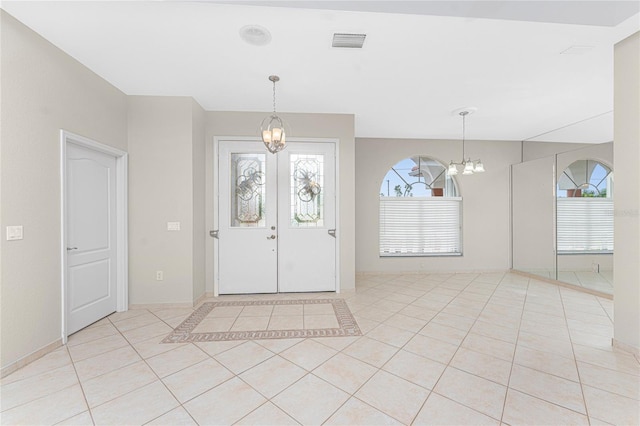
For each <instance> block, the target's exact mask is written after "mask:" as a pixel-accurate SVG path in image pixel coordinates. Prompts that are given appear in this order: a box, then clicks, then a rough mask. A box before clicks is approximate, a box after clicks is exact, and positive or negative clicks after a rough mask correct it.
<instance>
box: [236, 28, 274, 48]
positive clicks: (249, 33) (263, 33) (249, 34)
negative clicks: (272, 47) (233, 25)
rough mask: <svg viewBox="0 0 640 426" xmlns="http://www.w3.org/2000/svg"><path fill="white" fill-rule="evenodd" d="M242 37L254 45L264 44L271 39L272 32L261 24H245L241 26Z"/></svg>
mask: <svg viewBox="0 0 640 426" xmlns="http://www.w3.org/2000/svg"><path fill="white" fill-rule="evenodd" d="M240 38H241V39H243V40H244V41H246V42H247V43H249V44H253V45H254V46H264V45H267V44H269V42H270V41H271V33H270V32H269V30H268V29H266V28H265V27H261V26H260V25H245V26H244V27H242V28H240Z"/></svg>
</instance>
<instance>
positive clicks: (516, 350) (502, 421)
mask: <svg viewBox="0 0 640 426" xmlns="http://www.w3.org/2000/svg"><path fill="white" fill-rule="evenodd" d="M530 285H531V280H530V279H527V287H526V290H525V294H524V300H523V301H522V312H520V320H519V322H518V334H516V341H515V342H514V347H513V358H512V359H511V368H510V369H509V377H508V378H507V391H506V392H505V393H504V402H503V405H502V415H501V416H500V423H504V413H505V411H506V409H507V398H508V397H509V391H510V390H511V389H513V388H512V387H511V375H512V374H513V366H514V365H515V364H516V353H517V352H518V340H519V339H520V327H521V326H522V318H523V317H524V310H525V308H526V306H527V298H528V297H529V286H530ZM513 390H514V391H515V390H516V389H513Z"/></svg>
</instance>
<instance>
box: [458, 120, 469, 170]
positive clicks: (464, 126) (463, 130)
mask: <svg viewBox="0 0 640 426" xmlns="http://www.w3.org/2000/svg"><path fill="white" fill-rule="evenodd" d="M467 114H468V112H466V111H463V112H461V113H460V115H461V116H462V162H463V163H464V162H465V159H464V139H465V135H466V118H467Z"/></svg>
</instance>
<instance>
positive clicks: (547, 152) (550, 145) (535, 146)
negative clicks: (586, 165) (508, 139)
mask: <svg viewBox="0 0 640 426" xmlns="http://www.w3.org/2000/svg"><path fill="white" fill-rule="evenodd" d="M589 146H592V145H591V144H586V143H559V142H534V141H527V142H522V161H531V160H535V159H537V158H542V157H549V156H551V155H556V154H559V153H561V152H567V151H575V150H576V149H580V148H586V147H589Z"/></svg>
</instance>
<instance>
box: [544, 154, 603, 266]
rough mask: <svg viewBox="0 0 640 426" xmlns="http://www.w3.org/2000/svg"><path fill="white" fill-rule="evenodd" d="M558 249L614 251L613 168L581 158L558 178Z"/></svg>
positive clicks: (592, 251) (594, 251)
mask: <svg viewBox="0 0 640 426" xmlns="http://www.w3.org/2000/svg"><path fill="white" fill-rule="evenodd" d="M556 208H557V239H558V252H559V253H560V254H562V253H565V254H566V253H603V252H605V253H606V252H611V251H613V171H612V170H611V169H610V168H609V167H608V166H606V165H605V164H602V163H600V162H598V161H595V160H578V161H575V162H573V163H571V164H570V165H569V167H567V168H566V169H565V170H564V171H563V172H562V174H561V175H560V178H559V179H558V187H557V204H556Z"/></svg>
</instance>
